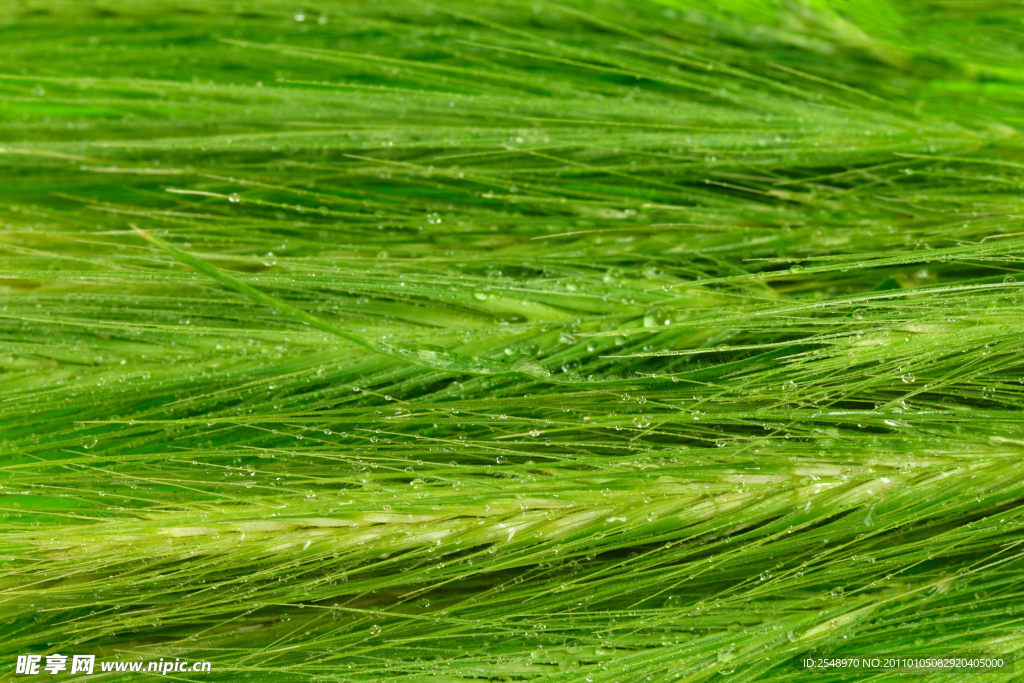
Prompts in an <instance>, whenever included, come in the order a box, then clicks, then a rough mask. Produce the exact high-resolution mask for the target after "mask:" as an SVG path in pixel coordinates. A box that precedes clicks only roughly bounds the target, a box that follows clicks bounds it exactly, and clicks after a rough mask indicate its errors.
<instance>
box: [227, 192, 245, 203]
mask: <svg viewBox="0 0 1024 683" xmlns="http://www.w3.org/2000/svg"><path fill="white" fill-rule="evenodd" d="M228 201H229V202H231V203H232V204H237V203H238V202H240V201H242V198H241V197H239V196H238V193H237V192H232V193H231V194H229V195H228Z"/></svg>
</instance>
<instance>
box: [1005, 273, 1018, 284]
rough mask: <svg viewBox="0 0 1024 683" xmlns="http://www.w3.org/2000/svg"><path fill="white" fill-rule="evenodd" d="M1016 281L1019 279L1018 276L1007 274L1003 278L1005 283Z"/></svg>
mask: <svg viewBox="0 0 1024 683" xmlns="http://www.w3.org/2000/svg"><path fill="white" fill-rule="evenodd" d="M1016 281H1017V278H1015V277H1014V276H1012V275H1007V276H1006V277H1004V278H1003V284H1004V285H1012V284H1013V283H1014V282H1016Z"/></svg>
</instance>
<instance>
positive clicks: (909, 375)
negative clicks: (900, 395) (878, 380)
mask: <svg viewBox="0 0 1024 683" xmlns="http://www.w3.org/2000/svg"><path fill="white" fill-rule="evenodd" d="M900 379H902V380H903V381H904V383H906V384H913V383H914V381H915V380H916V379H917V378H916V377H914V375H913V374H912V373H909V372H908V373H907V374H905V375H903V376H902V377H900Z"/></svg>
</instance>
